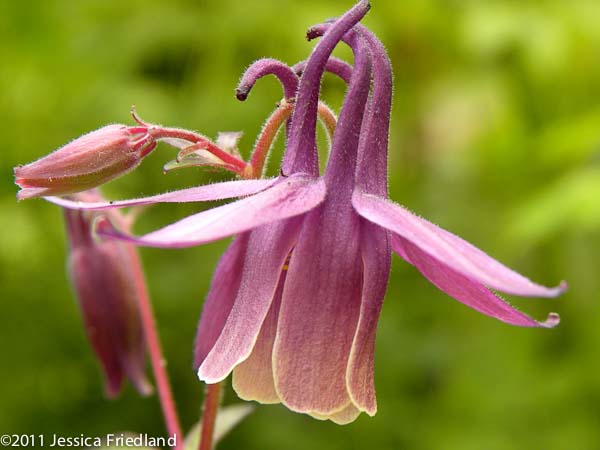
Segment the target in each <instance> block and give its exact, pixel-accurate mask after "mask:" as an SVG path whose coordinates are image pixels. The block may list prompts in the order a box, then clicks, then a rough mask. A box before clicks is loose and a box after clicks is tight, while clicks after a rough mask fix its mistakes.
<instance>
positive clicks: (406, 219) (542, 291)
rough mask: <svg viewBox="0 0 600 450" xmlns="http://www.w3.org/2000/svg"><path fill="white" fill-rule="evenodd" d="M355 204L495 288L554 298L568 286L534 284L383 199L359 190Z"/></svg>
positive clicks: (373, 218)
mask: <svg viewBox="0 0 600 450" xmlns="http://www.w3.org/2000/svg"><path fill="white" fill-rule="evenodd" d="M352 204H353V205H354V208H355V209H356V211H357V212H358V213H359V214H360V215H361V216H363V217H364V218H365V219H367V220H370V221H371V222H373V223H376V224H377V225H380V226H382V227H384V228H387V229H388V230H391V231H393V232H394V233H397V234H398V235H400V236H402V237H403V238H405V239H407V240H409V241H411V242H412V243H413V244H415V245H416V246H418V247H419V248H420V249H421V250H423V251H424V252H426V253H427V254H429V255H430V256H432V257H433V258H435V259H437V260H438V261H439V262H441V263H442V264H445V265H447V266H448V267H451V268H452V269H453V270H455V271H456V272H457V273H460V274H462V275H464V276H466V277H468V278H471V279H473V280H476V281H478V282H479V283H482V284H484V285H486V286H489V287H491V288H493V289H497V290H499V291H502V292H506V293H509V294H516V295H521V296H532V297H535V296H537V297H555V296H557V295H560V294H561V293H562V292H564V291H565V289H566V284H564V283H562V284H561V285H560V286H558V287H555V288H547V287H544V286H540V285H539V284H535V283H533V282H532V281H531V280H529V279H527V278H525V277H524V276H522V275H520V274H518V273H517V272H515V271H513V270H511V269H509V268H508V267H506V266H504V265H503V264H501V263H500V262H498V261H496V260H495V259H493V258H492V257H490V256H488V255H486V254H485V253H484V252H482V251H481V250H479V249H477V248H476V247H474V246H473V245H471V244H469V243H468V242H466V241H464V240H463V239H461V238H459V237H458V236H456V235H454V234H452V233H450V232H448V231H445V230H443V229H441V228H440V227H438V226H437V225H434V224H432V223H431V222H428V221H426V220H425V219H422V218H420V217H418V216H416V215H414V214H413V213H411V212H409V211H408V210H406V209H405V208H403V207H401V206H399V205H397V204H395V203H392V202H390V201H388V200H385V199H383V198H380V197H376V196H374V195H370V194H365V193H364V192H361V191H359V190H356V191H354V194H353V197H352Z"/></svg>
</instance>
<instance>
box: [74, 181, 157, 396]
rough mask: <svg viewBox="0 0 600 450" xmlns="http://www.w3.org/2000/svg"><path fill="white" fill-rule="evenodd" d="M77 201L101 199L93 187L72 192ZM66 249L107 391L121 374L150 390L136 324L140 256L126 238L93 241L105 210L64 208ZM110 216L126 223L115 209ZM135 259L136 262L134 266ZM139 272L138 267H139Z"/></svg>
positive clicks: (114, 389) (115, 391)
mask: <svg viewBox="0 0 600 450" xmlns="http://www.w3.org/2000/svg"><path fill="white" fill-rule="evenodd" d="M74 197H75V198H76V199H77V200H82V201H99V200H100V201H101V200H102V198H101V196H100V195H99V194H97V193H96V192H95V191H88V192H83V193H80V194H78V195H76V196H74ZM64 212H65V220H66V225H67V234H68V238H69V246H70V253H69V259H68V270H69V274H70V277H71V281H72V283H73V286H74V288H75V293H76V295H77V298H78V301H79V304H80V308H81V313H82V316H83V320H84V323H85V329H86V332H87V336H88V338H89V340H90V343H91V345H92V347H93V349H94V351H95V353H96V355H97V357H98V359H99V360H100V363H101V364H102V368H103V370H104V374H105V378H106V393H107V395H108V396H109V397H115V396H116V395H117V394H118V393H119V391H120V390H121V386H122V384H123V379H124V377H125V376H126V377H127V378H129V380H130V381H131V382H132V383H133V384H134V386H135V387H136V389H137V390H138V391H139V392H140V393H141V394H143V395H148V394H150V393H151V392H152V387H151V385H150V383H149V382H148V381H147V379H146V376H145V373H144V366H145V361H144V360H145V339H144V335H143V329H142V325H141V316H140V311H139V306H138V296H139V295H146V294H145V292H139V289H140V287H139V283H136V282H135V281H136V280H135V277H136V272H137V271H138V270H139V271H141V267H139V265H140V261H139V257H138V255H137V253H136V250H135V248H134V247H133V246H132V245H131V244H126V243H122V242H118V241H98V240H97V238H96V237H95V236H93V234H92V227H93V223H94V221H95V220H96V219H97V218H98V217H102V216H104V215H105V212H92V211H76V210H67V209H65V211H64ZM109 219H110V220H112V221H116V222H118V223H119V225H120V226H125V227H127V224H126V223H125V220H124V217H123V216H121V215H120V214H118V213H115V212H114V211H111V212H110V215H109ZM136 265H138V267H136ZM138 273H141V272H138Z"/></svg>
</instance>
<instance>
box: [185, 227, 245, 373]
mask: <svg viewBox="0 0 600 450" xmlns="http://www.w3.org/2000/svg"><path fill="white" fill-rule="evenodd" d="M248 238H249V233H244V234H241V235H239V236H238V237H236V238H235V240H234V241H233V242H232V243H231V245H230V246H229V248H228V249H227V250H226V251H225V253H223V256H222V257H221V259H220V260H219V264H218V265H217V268H216V270H215V274H214V276H213V279H212V283H211V285H210V291H208V295H207V296H206V300H205V301H204V305H203V306H202V315H201V316H200V322H199V323H198V332H197V333H196V344H195V347H194V368H196V369H197V368H198V367H200V365H201V364H202V362H203V361H204V359H205V358H206V355H208V353H209V352H210V351H211V350H212V348H213V346H214V345H215V342H216V341H217V339H218V338H219V336H220V335H221V332H222V331H223V327H224V326H225V322H226V321H227V317H229V313H230V311H231V309H232V308H233V302H234V300H235V298H236V296H237V293H238V289H239V286H240V282H241V279H242V270H243V267H244V260H245V258H246V248H247V245H248Z"/></svg>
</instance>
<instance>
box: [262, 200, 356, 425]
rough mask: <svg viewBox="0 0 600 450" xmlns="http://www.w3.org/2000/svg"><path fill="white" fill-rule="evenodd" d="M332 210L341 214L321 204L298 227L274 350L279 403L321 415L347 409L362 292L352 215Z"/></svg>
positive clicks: (332, 206)
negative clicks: (348, 372)
mask: <svg viewBox="0 0 600 450" xmlns="http://www.w3.org/2000/svg"><path fill="white" fill-rule="evenodd" d="M339 206H342V208H343V205H337V204H336V203H334V202H332V201H328V202H327V203H326V204H325V205H323V206H322V207H319V208H317V209H315V210H313V211H311V212H310V213H309V214H308V215H307V217H306V219H305V221H304V227H303V229H302V232H301V233H300V235H299V237H298V243H297V244H296V247H295V248H294V252H293V253H292V258H291V261H290V266H289V270H288V274H287V279H286V282H285V286H284V289H283V297H282V301H281V310H280V312H279V322H278V326H277V336H276V338H275V346H274V349H273V374H274V378H275V387H276V390H277V393H278V394H279V397H280V398H281V401H282V402H283V403H284V404H285V405H286V406H287V407H288V408H290V409H291V410H293V411H297V412H306V413H316V414H320V415H323V416H330V415H332V414H333V413H336V412H338V411H340V410H342V409H343V408H345V407H346V406H347V405H348V404H349V403H350V397H349V394H348V389H347V385H346V369H347V367H348V358H349V356H350V349H351V347H352V340H353V338H354V334H355V332H356V326H357V323H358V317H359V311H360V298H361V289H362V283H361V278H362V277H361V275H362V274H361V271H362V263H361V261H360V251H359V245H360V244H359V242H360V234H359V217H358V215H356V214H355V213H354V212H353V211H352V210H351V209H350V208H344V209H341V208H339ZM348 206H349V205H348ZM340 209H341V210H340Z"/></svg>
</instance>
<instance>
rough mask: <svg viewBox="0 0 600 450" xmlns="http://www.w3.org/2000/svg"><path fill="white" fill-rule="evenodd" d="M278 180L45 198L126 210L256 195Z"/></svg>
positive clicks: (77, 206) (66, 205)
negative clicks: (127, 195)
mask: <svg viewBox="0 0 600 450" xmlns="http://www.w3.org/2000/svg"><path fill="white" fill-rule="evenodd" d="M277 180H278V179H276V178H274V179H271V180H236V181H225V182H223V183H215V184H208V185H204V186H197V187H193V188H188V189H181V190H179V191H173V192H165V193H164V194H158V195H152V196H150V197H140V198H134V199H131V200H117V201H107V202H81V201H74V200H68V199H66V198H64V197H45V199H46V200H48V201H49V202H51V203H54V204H56V205H59V206H62V207H64V208H69V209H85V210H93V209H110V208H125V207H128V206H140V205H151V204H153V203H185V202H204V201H209V200H223V199H226V198H234V197H243V196H246V195H251V194H256V193H257V192H260V191H263V190H265V189H266V188H268V187H270V186H272V185H273V184H274V183H276V182H277Z"/></svg>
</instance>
